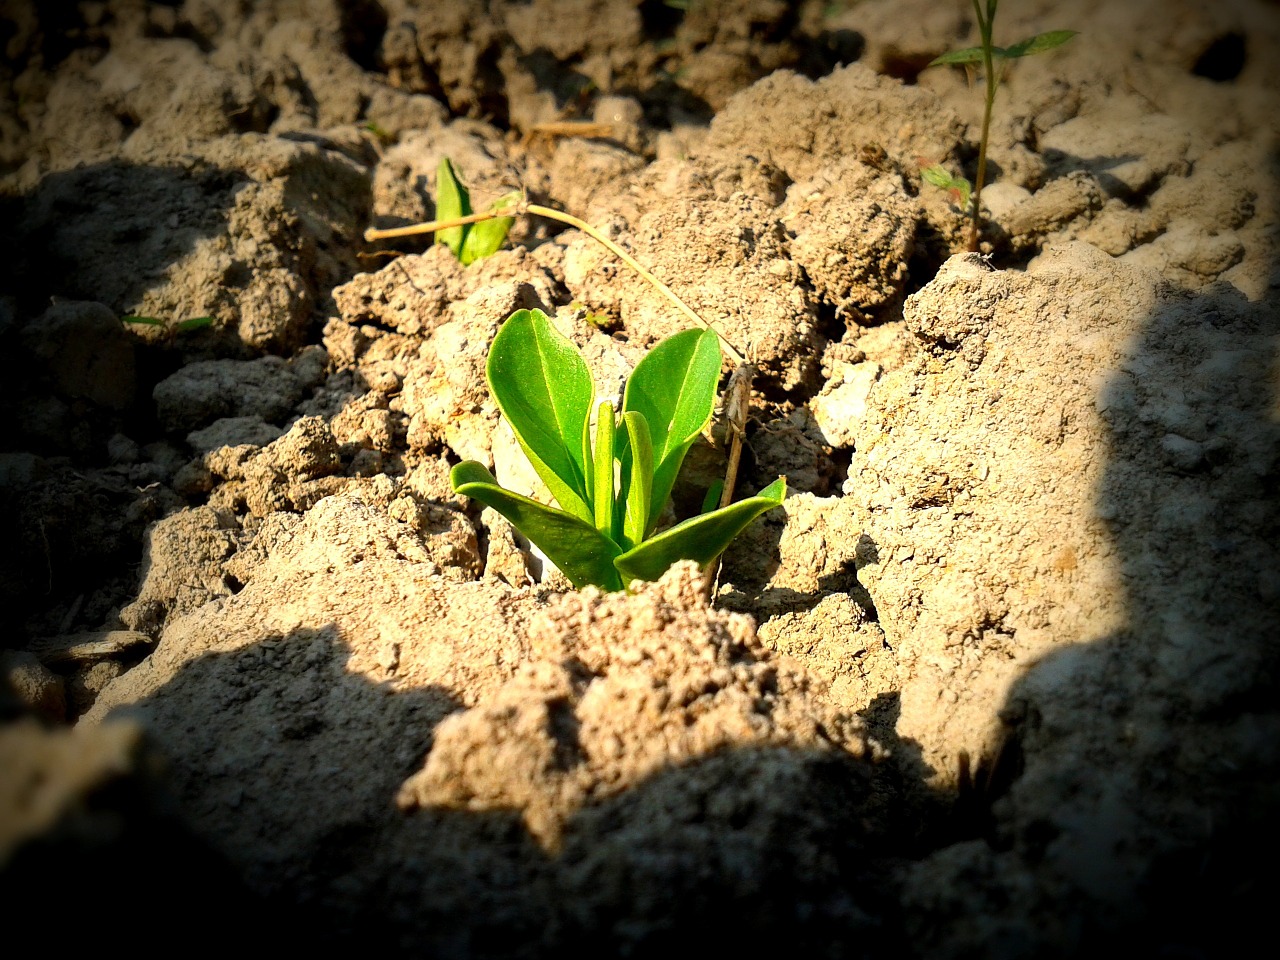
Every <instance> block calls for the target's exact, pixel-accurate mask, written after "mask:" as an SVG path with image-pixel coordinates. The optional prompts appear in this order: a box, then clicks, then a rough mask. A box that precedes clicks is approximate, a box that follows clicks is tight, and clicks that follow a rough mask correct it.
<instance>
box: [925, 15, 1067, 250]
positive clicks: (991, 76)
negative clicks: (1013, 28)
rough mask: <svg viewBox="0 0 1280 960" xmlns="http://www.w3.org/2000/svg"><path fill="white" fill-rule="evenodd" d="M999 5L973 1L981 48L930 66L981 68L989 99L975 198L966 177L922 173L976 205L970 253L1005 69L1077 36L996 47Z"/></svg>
mask: <svg viewBox="0 0 1280 960" xmlns="http://www.w3.org/2000/svg"><path fill="white" fill-rule="evenodd" d="M998 5H999V0H986V2H985V5H984V3H983V0H973V11H974V13H975V14H976V15H977V17H978V33H979V35H980V36H981V38H982V45H981V46H977V47H966V48H965V49H963V50H952V51H950V52H949V53H944V54H943V55H942V56H940V57H936V58H935V59H934V60H933V61H932V62H931V63H930V64H929V66H931V67H935V66H942V65H944V64H951V65H953V66H963V67H965V68H966V69H972V67H973V66H974V65H975V64H982V70H983V76H984V79H985V81H986V88H987V95H986V103H985V105H984V107H983V112H982V139H981V140H980V142H979V144H978V176H977V180H976V182H975V183H974V184H973V187H972V196H971V195H970V185H969V181H968V180H966V179H965V178H964V177H954V176H952V175H951V174H950V173H949V172H948V171H947V169H946V168H945V167H943V166H942V165H941V164H935V165H934V166H931V167H925V168H924V170H922V171H921V175H922V176H923V177H924V179H925V180H926V181H927V182H929V183H931V184H933V185H934V186H936V187H942V188H943V189H945V190H952V191H955V194H956V196H957V198H958V199H960V201H961V209H963V208H964V206H965V205H967V204H968V203H969V202H970V200H971V199H972V204H973V205H972V208H971V214H970V215H971V217H972V219H971V220H970V223H969V250H970V251H976V250H977V249H978V235H979V232H980V231H979V217H980V215H981V208H982V185H983V183H984V182H985V181H986V178H987V142H988V140H989V139H990V134H991V108H992V106H993V105H994V104H995V101H996V90H997V89H999V87H1000V81H1001V80H1002V79H1003V77H1004V70H1005V67H1006V66H1007V65H1008V61H1010V60H1017V59H1018V58H1020V57H1029V56H1031V55H1032V54H1033V53H1044V52H1045V51H1046V50H1052V49H1053V48H1054V47H1060V46H1062V45H1063V44H1064V43H1066V42H1067V41H1068V40H1070V39H1071V38H1072V37H1074V36H1075V35H1076V31H1075V30H1050V31H1049V32H1048V33H1038V34H1036V35H1035V36H1034V37H1028V38H1027V39H1025V40H1020V41H1019V42H1017V43H1015V44H1013V45H1012V46H1008V47H997V46H995V45H994V44H993V43H992V41H991V28H992V24H993V23H994V21H995V19H996V7H997V6H998ZM997 60H999V61H1000V67H999V69H997V68H996V66H995V62H996V61H997Z"/></svg>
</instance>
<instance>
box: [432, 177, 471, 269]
mask: <svg viewBox="0 0 1280 960" xmlns="http://www.w3.org/2000/svg"><path fill="white" fill-rule="evenodd" d="M470 213H471V196H470V194H468V193H467V188H466V187H464V186H463V185H462V184H461V183H459V182H458V178H457V177H456V176H455V175H454V172H453V164H452V163H450V162H449V158H448V157H441V158H440V166H439V167H437V168H436V219H437V220H453V219H455V218H456V217H465V216H467V215H469V214H470ZM465 239H466V227H465V226H461V227H446V228H445V229H443V230H437V231H436V243H443V244H444V245H445V246H446V247H448V248H449V249H450V250H452V251H453V255H454V256H455V257H457V258H458V259H459V260H461V259H462V243H463V241H464V240H465Z"/></svg>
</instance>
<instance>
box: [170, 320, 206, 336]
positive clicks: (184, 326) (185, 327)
mask: <svg viewBox="0 0 1280 960" xmlns="http://www.w3.org/2000/svg"><path fill="white" fill-rule="evenodd" d="M211 326H213V317H189V318H188V319H186V320H179V321H178V323H177V324H176V325H175V326H174V328H173V329H175V330H177V331H178V332H179V333H189V332H190V331H192V330H200V329H203V328H204V327H211Z"/></svg>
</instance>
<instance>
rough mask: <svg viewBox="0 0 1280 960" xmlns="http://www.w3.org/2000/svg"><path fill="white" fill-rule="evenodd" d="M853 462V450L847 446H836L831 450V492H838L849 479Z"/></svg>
mask: <svg viewBox="0 0 1280 960" xmlns="http://www.w3.org/2000/svg"><path fill="white" fill-rule="evenodd" d="M851 463H853V451H852V450H850V449H848V448H847V447H836V448H833V449H832V451H831V467H832V471H831V481H830V484H831V492H832V493H833V494H838V493H839V492H840V491H841V490H842V489H843V488H844V482H845V481H846V480H848V479H849V465H850V464H851Z"/></svg>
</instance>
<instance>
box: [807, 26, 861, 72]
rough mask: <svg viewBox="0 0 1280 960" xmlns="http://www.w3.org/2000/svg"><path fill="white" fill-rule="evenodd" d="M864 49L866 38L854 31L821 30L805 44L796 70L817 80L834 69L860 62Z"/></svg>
mask: <svg viewBox="0 0 1280 960" xmlns="http://www.w3.org/2000/svg"><path fill="white" fill-rule="evenodd" d="M866 49H867V41H866V38H865V37H863V35H862V34H860V33H858V31H856V30H823V31H822V32H820V33H818V34H817V35H816V36H814V37H813V38H812V39H811V40H809V41H808V43H806V45H805V48H804V52H803V53H802V54H801V57H800V62H799V64H798V65H797V70H798V71H799V72H800V73H802V74H804V75H805V76H806V77H808V78H809V79H810V80H818V79H821V78H822V77H825V76H826V75H827V74H829V73H831V71H833V70H834V69H836V67H843V66H847V65H848V64H850V63H856V62H857V61H859V60H861V59H862V54H863V53H864V52H865V51H866Z"/></svg>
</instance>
